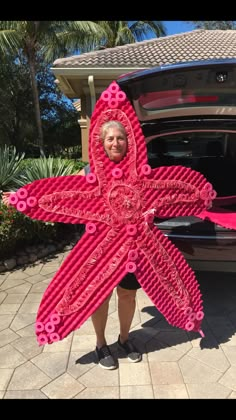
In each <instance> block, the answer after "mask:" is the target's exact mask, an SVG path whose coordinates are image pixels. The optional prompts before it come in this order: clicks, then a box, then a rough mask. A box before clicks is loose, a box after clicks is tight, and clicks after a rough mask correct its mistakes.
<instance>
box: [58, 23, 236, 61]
mask: <svg viewBox="0 0 236 420" xmlns="http://www.w3.org/2000/svg"><path fill="white" fill-rule="evenodd" d="M233 57H236V31H235V30H205V29H198V30H193V31H190V32H184V33H181V34H177V35H169V36H165V37H160V38H153V39H150V40H145V41H142V42H136V43H134V44H126V45H123V46H119V47H114V48H107V49H103V50H99V51H92V52H89V53H85V54H81V55H73V56H71V57H67V58H59V59H57V60H55V61H54V63H53V67H54V68H57V67H60V68H68V67H70V68H77V67H94V68H95V67H96V68H99V67H101V68H112V67H114V68H116V67H118V68H120V67H127V66H138V67H142V68H143V67H153V66H158V65H161V64H167V63H177V62H181V61H182V62H185V61H193V60H207V59H216V58H233Z"/></svg>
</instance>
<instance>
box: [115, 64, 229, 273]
mask: <svg viewBox="0 0 236 420" xmlns="http://www.w3.org/2000/svg"><path fill="white" fill-rule="evenodd" d="M117 83H118V84H119V86H120V87H121V89H122V90H123V91H124V92H125V93H126V94H127V97H128V98H129V100H130V101H131V103H132V105H133V107H134V110H135V112H136V114H137V116H138V119H139V121H140V123H141V126H142V130H143V133H144V136H145V138H146V142H147V149H148V157H149V164H150V165H151V166H152V167H153V168H155V167H158V166H165V165H183V166H187V167H190V168H192V169H195V170H197V171H199V172H202V173H203V174H204V175H205V176H206V178H207V179H208V180H209V182H211V183H212V185H213V187H214V189H215V190H216V191H217V199H216V200H215V203H214V204H215V205H217V206H220V208H222V207H221V206H223V208H224V209H227V210H230V211H231V212H236V60H235V59H222V60H209V61H198V62H196V61H195V62H187V63H178V64H174V65H165V66H161V67H155V68H151V69H147V70H142V71H137V72H133V73H129V74H126V75H124V76H121V77H120V78H119V79H118V80H117ZM219 197H223V198H222V199H219ZM156 224H157V226H158V227H159V228H160V229H161V230H162V231H163V233H164V234H166V235H167V236H168V237H169V238H170V239H171V240H172V242H174V243H175V245H176V246H177V247H178V248H179V249H180V250H181V251H182V252H183V254H184V255H185V258H186V259H187V261H188V263H189V264H190V265H191V266H192V268H193V269H196V270H213V271H236V230H232V229H226V228H223V227H221V226H219V225H217V224H214V223H212V222H209V221H202V220H201V219H199V218H197V217H176V218H173V219H168V220H164V221H162V222H159V223H158V222H157V223H156Z"/></svg>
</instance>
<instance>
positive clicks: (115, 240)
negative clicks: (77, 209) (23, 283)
mask: <svg viewBox="0 0 236 420" xmlns="http://www.w3.org/2000/svg"><path fill="white" fill-rule="evenodd" d="M98 230H99V232H100V234H99V235H96V236H97V237H96V240H95V238H94V236H93V235H91V236H90V235H89V234H87V233H85V234H84V235H83V237H82V238H81V239H80V241H79V243H78V244H77V245H76V246H75V248H74V249H73V251H72V252H71V253H70V254H69V256H68V257H67V259H66V260H65V261H64V263H63V265H62V266H61V268H60V270H59V271H58V272H57V273H56V275H55V276H54V278H53V279H52V281H51V283H50V284H49V286H48V288H47V290H46V291H45V293H44V295H43V298H42V301H41V304H40V307H39V310H38V314H37V319H36V334H37V337H38V341H39V343H40V341H41V338H42V337H43V340H46V342H47V343H49V344H50V343H51V342H53V337H54V336H53V335H52V336H51V335H50V331H47V328H48V327H47V325H49V329H50V325H51V324H50V323H51V322H52V321H53V318H54V317H56V319H58V323H57V324H56V325H54V327H55V328H54V330H53V333H54V334H55V333H56V337H57V339H58V340H62V339H63V338H65V337H66V336H67V335H68V334H69V333H70V332H72V331H73V330H75V329H77V328H79V327H80V326H81V325H82V324H83V323H84V322H85V321H86V319H87V318H88V317H89V316H91V315H92V313H93V312H94V311H95V310H96V309H97V308H98V307H99V306H100V305H101V304H102V303H103V301H104V300H105V299H106V298H107V297H108V295H109V294H110V293H111V292H112V290H113V289H114V287H115V286H116V285H117V283H118V282H119V281H120V280H121V279H122V277H123V276H124V274H125V272H126V271H125V264H124V262H126V260H127V252H128V250H129V247H130V244H129V241H127V243H124V244H123V245H122V246H120V245H119V244H120V241H121V239H122V236H123V235H124V232H121V231H120V232H116V231H114V230H111V229H110V228H109V227H108V226H105V227H102V225H101V226H99V229H98ZM48 323H49V324H48ZM38 326H39V331H37V328H38ZM41 334H43V336H42V335H41ZM41 344H42V343H41Z"/></svg>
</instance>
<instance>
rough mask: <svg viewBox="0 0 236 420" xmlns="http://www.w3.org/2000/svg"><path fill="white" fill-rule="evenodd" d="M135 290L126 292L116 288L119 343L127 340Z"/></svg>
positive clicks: (133, 310)
mask: <svg viewBox="0 0 236 420" xmlns="http://www.w3.org/2000/svg"><path fill="white" fill-rule="evenodd" d="M136 293H137V290H128V289H124V288H123V287H120V286H117V295H118V317H119V321H120V341H121V343H124V342H125V341H127V340H128V337H129V330H130V327H131V324H132V320H133V317H134V313H135V307H136Z"/></svg>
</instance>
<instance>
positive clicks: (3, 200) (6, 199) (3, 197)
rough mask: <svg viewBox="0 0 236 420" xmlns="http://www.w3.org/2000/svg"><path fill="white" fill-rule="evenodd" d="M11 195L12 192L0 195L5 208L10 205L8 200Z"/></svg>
mask: <svg viewBox="0 0 236 420" xmlns="http://www.w3.org/2000/svg"><path fill="white" fill-rule="evenodd" d="M11 194H12V191H7V192H4V193H2V202H3V203H4V204H5V206H7V207H8V206H9V205H10V202H9V198H10V195H11Z"/></svg>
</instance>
